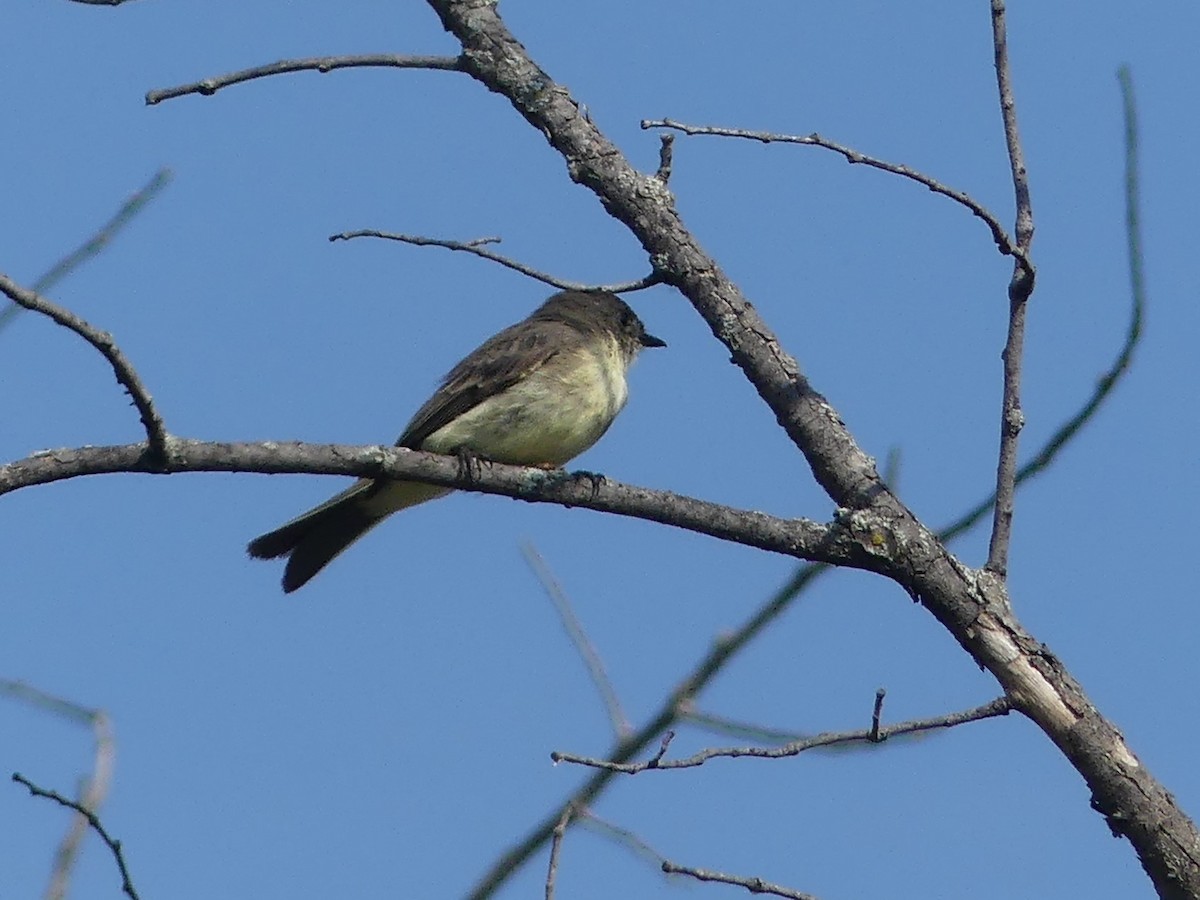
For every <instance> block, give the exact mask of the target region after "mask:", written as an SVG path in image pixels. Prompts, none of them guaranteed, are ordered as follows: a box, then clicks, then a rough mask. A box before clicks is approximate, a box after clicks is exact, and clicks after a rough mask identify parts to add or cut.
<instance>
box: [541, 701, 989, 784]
mask: <svg viewBox="0 0 1200 900" xmlns="http://www.w3.org/2000/svg"><path fill="white" fill-rule="evenodd" d="M1011 709H1012V704H1011V703H1010V702H1009V700H1008V698H1007V697H998V698H996V699H995V700H993V701H992V702H991V703H985V704H984V705H983V706H977V707H975V708H974V709H968V710H963V711H962V712H957V713H950V714H949V715H945V716H936V717H934V718H932V719H914V720H912V721H909V722H899V723H897V724H895V725H883V726H880V727H878V728H875V727H871V728H864V729H859V730H857V731H831V732H824V733H822V734H817V735H814V736H812V737H807V738H802V739H800V740H798V741H792V742H791V743H788V744H784V745H783V746H782V747H710V748H708V749H706V750H701V751H700V752H699V753H694V754H692V755H691V756H687V757H684V758H682V759H661V758H659V757H654V758H651V759H649V760H647V761H646V762H640V763H628V762H614V761H612V760H607V759H597V758H595V757H591V756H579V755H578V754H575V753H563V752H561V751H558V750H556V751H554V752H553V753H551V754H550V759H551V760H553V761H554V762H556V763H559V762H568V763H575V764H576V765H581V766H588V767H589V768H592V769H607V770H608V771H610V772H619V773H620V774H622V775H637V774H639V773H641V772H648V771H651V770H658V769H694V768H696V767H697V766H702V765H704V764H705V763H706V762H708V761H709V760H710V759H717V758H719V757H724V758H731V759H737V758H739V757H743V756H748V757H753V758H756V759H783V758H785V757H789V756H799V755H800V754H801V753H803V752H805V751H806V750H812V749H815V748H817V747H832V746H836V745H838V744H853V743H868V744H878V743H880V742H882V741H886V740H887V739H888V738H889V737H892V736H893V735H900V734H910V733H912V732H917V731H932V730H933V729H936V728H953V727H954V726H956V725H963V724H966V723H967V722H976V721H978V720H980V719H990V718H992V717H994V716H1006V715H1008V713H1009V711H1010V710H1011Z"/></svg>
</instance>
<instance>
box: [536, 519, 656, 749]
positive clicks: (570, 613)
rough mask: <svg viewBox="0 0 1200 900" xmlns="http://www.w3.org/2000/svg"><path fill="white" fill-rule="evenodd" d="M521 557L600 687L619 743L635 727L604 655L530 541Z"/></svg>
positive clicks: (603, 701)
mask: <svg viewBox="0 0 1200 900" xmlns="http://www.w3.org/2000/svg"><path fill="white" fill-rule="evenodd" d="M521 555H522V556H524V557H525V562H526V563H527V564H528V565H529V568H530V569H531V570H533V575H534V577H535V578H537V580H538V583H539V584H541V586H542V590H544V591H545V592H546V596H547V597H549V598H550V602H551V603H552V604H553V605H554V611H555V612H556V613H558V618H559V621H561V622H562V626H563V629H564V630H565V631H566V632H567V637H569V638H570V639H571V643H572V644H573V645H574V646H575V650H576V652H577V653H578V654H579V656H580V658H581V659H582V660H583V664H584V666H585V667H586V668H587V672H588V675H589V677H591V679H592V684H594V685H595V686H596V691H597V692H598V693H599V694H600V701H601V702H602V703H603V704H604V709H605V711H606V712H607V713H608V720H609V722H610V723H611V724H612V729H613V733H614V734H615V735H616V736H617V738H618V740H619V739H621V738H624V737H625V736H626V735H628V734H629V732H630V731H632V730H633V726H631V725H630V724H629V719H628V718H627V717H626V716H625V711H624V710H623V709H621V700H620V698H619V697H617V691H616V689H615V688H614V687H613V684H612V681H611V680H610V679H609V677H608V673H607V672H606V671H605V670H604V661H603V660H602V659H600V654H599V653H598V652H596V648H595V646H594V645H593V644H592V642H591V640H590V639H589V638H588V636H587V632H585V631H584V630H583V624H582V623H581V622H580V621H579V617H578V616H577V615H575V610H574V608H573V607H572V606H571V598H570V597H568V596H567V592H566V591H564V590H563V588H562V585H561V584H559V582H558V579H557V578H555V577H554V573H553V572H551V571H550V567H549V566H548V565H546V561H545V560H544V559H542V555H541V554H540V553H538V551H537V548H536V547H534V546H533V544H532V543H530V542H529V541H526V542H525V543H523V544H522V545H521Z"/></svg>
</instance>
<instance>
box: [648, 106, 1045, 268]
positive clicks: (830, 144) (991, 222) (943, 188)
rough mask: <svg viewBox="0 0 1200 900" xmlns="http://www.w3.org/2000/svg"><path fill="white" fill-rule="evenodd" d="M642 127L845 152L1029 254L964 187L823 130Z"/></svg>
mask: <svg viewBox="0 0 1200 900" xmlns="http://www.w3.org/2000/svg"><path fill="white" fill-rule="evenodd" d="M642 128H672V129H674V130H676V131H681V132H683V133H684V134H687V135H697V134H700V135H703V134H709V135H716V136H717V137H734V138H745V139H747V140H752V141H759V142H761V143H763V144H772V143H780V144H804V145H807V146H811V147H823V148H824V149H826V150H832V151H833V152H834V153H837V154H839V155H841V156H842V157H843V158H844V159H845V160H846V162H848V163H850V164H851V165H856V164H861V165H864V166H870V167H871V168H872V169H879V170H880V171H883V172H890V173H892V174H893V175H899V176H901V177H902V178H908V179H910V180H911V181H915V182H917V184H921V185H924V186H925V187H927V188H929V190H931V191H933V193H935V194H941V195H942V196H943V197H949V198H950V199H951V200H953V201H954V202H955V203H959V204H961V205H962V206H965V207H966V208H967V209H969V210H970V211H971V212H972V213H973V214H974V215H975V216H976V217H977V218H978V219H980V220H981V221H982V222H983V223H984V224H985V225H986V226H987V227H988V230H989V231H990V232H991V233H992V240H993V241H995V243H996V247H997V249H999V251H1000V252H1001V253H1002V254H1004V255H1005V256H1014V257H1017V258H1018V259H1022V260H1023V259H1024V257H1025V251H1024V250H1022V249H1021V247H1020V246H1019V245H1018V244H1017V243H1015V242H1014V241H1013V240H1012V238H1010V237H1009V235H1008V232H1007V231H1005V230H1004V226H1003V225H1001V224H1000V220H999V219H998V218H996V216H995V214H993V213H992V212H990V211H989V210H988V208H987V207H985V206H984V205H983V204H982V203H980V202H979V201H977V200H975V199H974V198H973V197H971V196H970V195H969V194H967V193H965V192H964V191H960V190H957V189H956V188H952V187H948V186H947V185H945V184H942V183H941V182H940V181H938V180H937V179H936V178H931V177H930V176H928V175H926V174H924V173H923V172H919V171H917V170H916V169H910V168H909V167H908V166H903V165H899V164H897V163H890V162H887V161H886V160H882V159H877V158H875V157H873V156H867V155H866V154H865V153H860V152H859V151H857V150H855V149H854V148H853V147H847V146H846V145H845V144H839V143H838V142H837V141H831V140H829V138H824V137H821V135H819V134H815V133H814V134H808V135H796V134H777V133H775V132H771V131H749V130H747V129H744V128H722V127H719V126H716V125H688V124H685V123H683V122H676V121H675V120H674V119H643V120H642Z"/></svg>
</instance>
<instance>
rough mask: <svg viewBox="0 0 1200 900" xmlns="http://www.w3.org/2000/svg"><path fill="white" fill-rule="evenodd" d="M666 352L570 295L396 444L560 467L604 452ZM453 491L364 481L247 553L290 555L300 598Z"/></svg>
mask: <svg viewBox="0 0 1200 900" xmlns="http://www.w3.org/2000/svg"><path fill="white" fill-rule="evenodd" d="M665 346H666V342H665V341H663V340H662V339H661V338H657V337H655V336H654V335H652V334H649V333H647V331H646V328H645V325H644V324H643V323H642V320H641V319H639V318H638V317H637V314H636V313H634V311H633V310H632V309H631V308H630V307H629V305H628V304H627V303H625V301H624V300H622V299H621V298H619V297H618V296H616V295H615V294H613V293H610V292H608V291H602V290H565V291H560V292H559V293H556V294H554V295H553V296H552V297H550V298H549V299H548V300H546V301H545V302H544V303H543V304H542V305H541V306H539V307H538V308H537V309H536V310H534V311H533V312H532V313H531V314H530V315H529V316H528V317H527V318H525V319H522V320H521V321H520V322H517V323H516V324H515V325H511V326H509V327H508V328H505V329H504V330H503V331H500V332H498V333H497V334H495V335H493V336H492V337H490V338H488V339H487V340H486V341H484V342H483V343H482V344H481V345H480V346H479V347H477V348H476V349H475V350H474V351H472V352H471V353H470V354H468V355H467V356H466V357H464V358H463V359H462V360H461V361H460V362H459V363H458V364H457V365H456V366H454V368H452V369H451V370H450V371H449V373H448V374H447V375H446V376H445V378H443V380H442V382H441V385H440V387H438V389H437V391H435V392H434V394H433V396H432V397H430V398H429V399H428V400H427V401H426V402H425V404H424V405H423V406H421V408H420V409H418V410H417V412H416V414H415V415H414V416H413V417H412V420H411V421H410V422H409V423H408V426H407V427H406V428H405V429H404V432H403V433H402V434H401V435H400V437H399V438H398V439H397V441H396V446H398V447H407V448H409V449H410V450H426V451H430V452H433V453H443V454H458V455H459V456H460V457H461V458H466V459H471V458H474V459H483V460H490V461H493V462H499V463H508V464H510V465H520V466H539V467H541V468H546V469H556V468H561V467H562V466H563V465H565V464H566V463H567V462H569V461H570V460H572V459H574V458H575V457H576V456H578V455H579V454H581V453H583V451H585V450H587V449H588V448H589V447H591V446H592V445H593V444H594V443H596V441H598V440H599V439H600V438H601V437H602V436H603V435H604V433H605V432H606V431H607V430H608V427H609V426H610V425H611V424H612V423H613V420H614V419H615V418H616V416H617V414H618V413H619V412H620V411H621V409H622V408H623V407H624V405H625V401H626V399H627V397H628V387H627V384H626V372H627V371H628V369H629V366H630V365H631V364H632V363H633V361H634V359H635V358H636V357H637V355H638V353H639V352H640V351H641V350H642V349H644V348H647V347H665ZM450 492H451V489H450V488H445V487H440V486H437V485H432V484H422V483H420V482H416V481H401V480H395V479H389V478H360V479H359V480H358V481H356V482H355V483H354V484H353V485H351V486H350V487H349V488H347V489H346V490H344V491H342V492H341V493H340V494H337V495H335V496H334V497H331V498H330V499H329V500H327V501H326V502H324V503H322V504H320V505H319V506H316V507H314V508H313V509H310V510H309V511H308V512H305V513H303V514H302V515H300V516H297V517H296V518H295V519H292V520H291V521H290V522H287V523H285V524H284V525H281V526H280V527H279V528H276V529H275V530H274V531H269V532H267V533H266V534H263V535H260V536H259V537H257V538H255V539H254V540H252V541H251V542H250V544H249V545H248V546H247V548H246V549H247V552H248V553H249V555H250V556H251V557H253V558H256V559H276V558H279V557H287V563H286V565H285V567H284V572H283V580H282V583H283V590H284V592H285V593H289V594H290V593H291V592H293V591H295V590H297V589H299V588H301V587H303V586H304V585H305V584H307V583H308V582H309V581H310V580H311V579H312V578H313V577H314V576H315V575H316V574H317V573H318V572H320V571H321V570H322V569H324V568H325V566H327V565H328V564H329V563H330V562H331V561H332V560H333V559H334V558H335V557H337V556H338V555H339V554H340V553H342V551H344V550H345V549H346V548H347V547H349V546H350V545H351V544H353V543H354V542H355V541H356V540H358V539H359V538H360V537H362V536H363V535H364V534H366V533H367V532H368V531H370V530H371V529H372V528H374V527H375V526H376V525H378V524H379V523H380V522H382V521H383V520H384V519H386V518H387V517H388V516H390V515H391V514H392V513H395V512H398V511H400V510H402V509H407V508H409V507H411V506H416V505H417V504H419V503H425V502H426V501H429V500H433V499H435V498H437V497H442V496H444V495H446V494H448V493H450Z"/></svg>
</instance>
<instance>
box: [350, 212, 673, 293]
mask: <svg viewBox="0 0 1200 900" xmlns="http://www.w3.org/2000/svg"><path fill="white" fill-rule="evenodd" d="M360 237H373V238H383V239H384V240H388V241H400V242H401V243H403V244H412V245H413V246H414V247H445V248H446V249H447V250H460V251H462V252H464V253H471V254H474V255H475V256H478V257H481V258H482V259H487V260H491V261H492V262H495V263H499V264H500V265H502V266H504V267H505V268H508V269H512V270H513V271H514V272H520V273H521V274H522V275H528V276H529V277H530V278H532V279H534V280H535V281H540V282H542V283H543V284H548V285H550V286H551V287H556V288H558V289H559V290H563V291H608V292H609V293H612V294H626V293H629V292H630V291H640V290H643V289H645V288H648V287H651V286H652V285H656V284H660V283H661V282H662V277H661V276H660V275H659V274H658V273H657V272H651V273H650V274H649V275H645V276H643V277H642V278H639V279H638V280H637V281H619V282H617V283H616V284H599V285H597V284H580V283H579V282H577V281H567V280H566V279H563V278H558V277H557V276H554V275H549V274H547V273H545V272H542V271H539V270H538V269H535V268H533V266H528V265H526V264H525V263H522V262H517V261H516V260H514V259H509V258H508V257H507V256H501V255H500V254H499V253H493V252H492V251H491V250H486V249H484V247H483V245H484V244H498V243H500V238H498V237H486V238H477V239H475V240H473V241H447V240H442V239H441V238H430V237H421V236H420V235H415V234H396V233H394V232H389V231H375V230H374V229H370V228H364V229H360V230H358V231H343V232H342V233H341V234H331V235H330V236H329V240H330V241H331V242H332V241H349V240H352V239H353V238H360Z"/></svg>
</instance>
